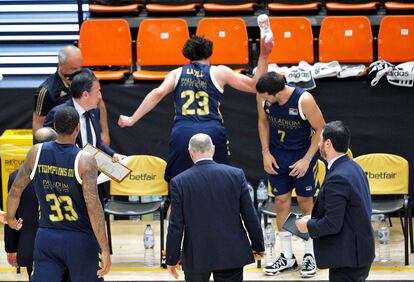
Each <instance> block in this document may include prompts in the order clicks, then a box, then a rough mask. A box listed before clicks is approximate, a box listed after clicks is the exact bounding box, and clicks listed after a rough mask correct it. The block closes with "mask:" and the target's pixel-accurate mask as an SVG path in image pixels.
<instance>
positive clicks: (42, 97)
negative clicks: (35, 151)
mask: <svg viewBox="0 0 414 282" xmlns="http://www.w3.org/2000/svg"><path fill="white" fill-rule="evenodd" d="M82 61H83V59H82V53H81V50H80V49H79V48H78V47H76V46H73V45H67V46H65V47H64V48H63V49H61V50H60V51H59V52H58V68H57V70H56V72H55V73H54V74H52V75H50V76H49V78H48V79H47V80H46V81H45V82H43V83H42V84H41V85H40V87H39V88H38V89H37V91H36V93H35V99H34V111H33V120H32V129H33V134H34V133H35V132H36V130H38V129H39V128H41V127H43V122H44V120H45V118H46V115H47V114H48V113H49V112H50V110H52V109H53V108H54V107H55V106H57V105H60V104H63V103H64V102H66V101H67V100H69V99H70V98H71V97H72V94H71V92H70V89H69V86H70V84H71V82H72V79H73V77H74V75H75V74H77V73H78V72H80V71H81V70H82ZM98 107H99V110H100V113H101V115H100V126H101V129H102V132H101V140H102V143H104V144H106V145H109V143H110V139H109V128H108V118H107V112H106V107H105V103H104V102H103V100H101V101H100V102H99V104H98Z"/></svg>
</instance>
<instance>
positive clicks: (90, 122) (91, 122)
mask: <svg viewBox="0 0 414 282" xmlns="http://www.w3.org/2000/svg"><path fill="white" fill-rule="evenodd" d="M70 91H71V93H72V99H69V100H67V101H66V102H65V103H63V104H61V105H59V106H56V107H54V108H53V109H52V110H51V111H50V112H49V113H48V114H47V116H46V118H45V122H44V124H43V126H45V127H53V119H54V116H55V113H56V112H57V111H58V110H59V109H61V108H64V107H67V106H69V107H74V108H75V109H76V111H77V112H78V114H79V116H80V126H81V131H80V134H79V135H78V136H77V138H76V144H77V145H78V147H79V148H83V147H84V146H85V145H86V144H88V143H89V144H92V145H93V146H95V147H97V148H99V149H101V150H102V151H104V152H105V153H107V154H108V155H110V156H113V157H114V158H115V159H121V158H123V156H122V155H120V154H116V153H115V152H114V150H112V149H111V148H110V147H109V146H107V145H105V144H103V143H102V142H101V137H100V136H101V126H100V123H99V119H100V112H99V109H98V108H97V106H98V103H99V101H101V99H102V95H101V86H100V84H99V81H98V78H97V77H96V76H95V75H94V74H93V72H92V71H90V70H89V69H83V70H82V71H81V72H80V73H79V74H77V75H75V76H74V78H73V80H72V83H71V85H70Z"/></svg>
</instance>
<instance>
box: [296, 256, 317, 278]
mask: <svg viewBox="0 0 414 282" xmlns="http://www.w3.org/2000/svg"><path fill="white" fill-rule="evenodd" d="M315 274H316V263H315V258H314V257H313V256H312V255H311V254H305V255H304V256H303V260H302V269H301V271H300V276H301V277H303V278H308V277H313V276H315Z"/></svg>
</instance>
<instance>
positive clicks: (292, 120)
mask: <svg viewBox="0 0 414 282" xmlns="http://www.w3.org/2000/svg"><path fill="white" fill-rule="evenodd" d="M303 92H305V90H303V89H302V88H299V87H295V89H294V91H293V93H292V95H291V96H290V98H289V100H288V101H287V102H286V103H285V104H283V105H281V106H280V105H279V104H278V103H275V104H270V103H268V102H265V104H264V110H265V112H266V113H267V114H268V118H269V136H270V147H271V148H275V149H279V150H289V151H291V150H300V149H305V148H309V146H310V144H311V137H312V132H313V131H312V127H311V125H310V124H309V122H308V121H307V120H305V119H304V117H303V118H302V115H303V114H302V113H301V112H300V109H299V101H300V97H301V96H302V94H303Z"/></svg>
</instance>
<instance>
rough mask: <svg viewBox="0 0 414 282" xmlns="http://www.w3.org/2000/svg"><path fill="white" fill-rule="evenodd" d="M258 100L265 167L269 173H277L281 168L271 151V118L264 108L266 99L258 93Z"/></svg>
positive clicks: (258, 124) (260, 135) (260, 137)
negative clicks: (277, 169)
mask: <svg viewBox="0 0 414 282" xmlns="http://www.w3.org/2000/svg"><path fill="white" fill-rule="evenodd" d="M256 102H257V115H258V122H257V127H258V129H259V139H260V144H261V145H262V156H263V167H264V170H265V171H266V172H267V173H269V174H277V172H276V168H279V166H278V165H277V162H276V159H275V158H274V157H273V156H272V154H271V153H270V151H269V140H270V139H269V119H268V117H267V115H266V113H265V111H264V109H263V103H264V100H263V99H262V98H261V97H260V95H258V94H257V95H256Z"/></svg>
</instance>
